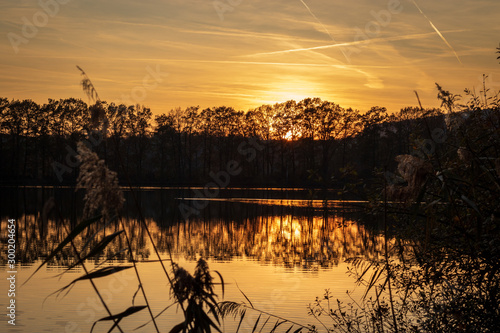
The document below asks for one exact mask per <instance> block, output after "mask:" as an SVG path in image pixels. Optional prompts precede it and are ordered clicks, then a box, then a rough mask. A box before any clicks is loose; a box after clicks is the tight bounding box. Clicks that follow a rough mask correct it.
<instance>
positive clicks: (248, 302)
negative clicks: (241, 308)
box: [236, 283, 255, 309]
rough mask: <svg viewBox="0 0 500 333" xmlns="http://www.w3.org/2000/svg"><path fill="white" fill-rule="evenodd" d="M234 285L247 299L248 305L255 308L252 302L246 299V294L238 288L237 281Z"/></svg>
mask: <svg viewBox="0 0 500 333" xmlns="http://www.w3.org/2000/svg"><path fill="white" fill-rule="evenodd" d="M236 287H237V288H238V290H239V291H240V293H242V294H243V296H245V298H246V300H247V301H248V303H250V306H251V307H252V309H255V307H254V306H253V304H252V302H250V300H249V299H248V297H247V295H245V293H244V292H243V291H242V290H241V289H240V287H239V286H238V283H236Z"/></svg>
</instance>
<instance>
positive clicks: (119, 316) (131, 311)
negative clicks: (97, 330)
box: [90, 305, 147, 333]
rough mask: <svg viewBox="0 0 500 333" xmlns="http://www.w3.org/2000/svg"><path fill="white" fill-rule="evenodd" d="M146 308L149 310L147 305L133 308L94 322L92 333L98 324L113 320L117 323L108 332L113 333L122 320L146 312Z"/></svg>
mask: <svg viewBox="0 0 500 333" xmlns="http://www.w3.org/2000/svg"><path fill="white" fill-rule="evenodd" d="M145 308H147V306H146V305H140V306H131V307H129V308H128V309H127V310H125V311H123V312H120V313H119V314H116V315H112V316H108V317H104V318H101V319H99V320H97V321H95V322H94V324H93V325H92V328H91V329H90V333H92V331H93V330H94V326H95V325H96V324H97V323H98V322H100V321H105V320H113V321H115V323H114V324H113V326H112V327H111V328H110V330H109V331H108V332H111V331H112V330H113V329H114V328H115V327H116V325H118V323H119V322H120V320H122V319H123V318H125V317H128V316H130V315H133V314H134V313H136V312H139V311H141V310H144V309H145Z"/></svg>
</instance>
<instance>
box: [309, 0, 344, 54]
mask: <svg viewBox="0 0 500 333" xmlns="http://www.w3.org/2000/svg"><path fill="white" fill-rule="evenodd" d="M300 2H302V4H303V5H304V6H305V7H306V8H307V10H308V11H309V14H311V16H312V17H313V18H314V19H315V20H316V21H317V22H318V23H319V24H320V25H321V27H322V28H323V30H325V32H326V34H327V35H328V36H329V37H330V39H331V40H332V41H333V42H334V43H337V41H336V40H335V38H333V36H332V35H331V34H330V31H328V29H327V28H326V27H325V25H324V24H323V22H321V21H320V20H319V19H318V17H317V16H316V15H314V13H313V11H312V10H311V8H309V6H308V5H307V4H306V3H305V2H304V0H300ZM340 51H341V52H342V54H343V55H344V57H345V59H346V60H347V62H350V61H349V57H348V56H347V54H346V53H345V51H344V49H342V48H341V49H340Z"/></svg>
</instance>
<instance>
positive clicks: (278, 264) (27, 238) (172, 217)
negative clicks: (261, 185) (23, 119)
mask: <svg viewBox="0 0 500 333" xmlns="http://www.w3.org/2000/svg"><path fill="white" fill-rule="evenodd" d="M196 193H197V192H196V188H195V189H193V188H161V189H160V188H142V189H137V190H134V191H133V193H132V192H130V191H125V196H126V205H125V207H124V209H123V212H122V216H121V220H120V221H111V222H110V223H108V224H107V225H103V224H102V223H101V224H100V225H94V226H93V229H91V230H88V231H86V232H84V233H83V234H82V235H81V236H79V237H78V238H76V239H75V244H76V246H77V247H81V246H83V245H84V244H85V243H86V242H87V240H88V239H89V238H91V236H92V235H93V234H94V233H97V232H99V233H101V234H103V233H105V234H106V235H110V234H112V233H114V232H116V231H118V230H121V229H122V226H124V228H125V230H126V232H127V234H128V235H129V236H130V239H131V240H130V241H131V243H132V248H133V249H134V257H135V258H136V260H138V261H139V262H138V263H137V268H138V271H139V274H140V276H141V279H142V282H143V285H144V286H145V290H146V293H147V296H148V300H149V303H150V305H151V308H152V309H153V313H155V314H158V313H160V312H161V311H162V310H164V309H165V308H166V307H167V306H168V305H169V304H171V303H172V301H171V298H170V291H169V285H168V281H167V279H166V276H165V273H164V272H163V270H162V268H161V265H160V263H159V262H158V261H157V259H158V258H157V257H156V254H155V251H154V249H153V247H152V244H151V242H150V241H149V237H148V236H147V233H146V232H144V229H143V228H141V222H140V219H141V216H142V218H143V219H144V221H145V223H146V225H147V228H148V230H149V232H150V234H151V236H152V238H153V240H154V242H155V244H156V246H157V248H158V249H159V251H160V253H161V257H162V259H164V261H163V263H164V264H165V266H166V267H167V269H168V270H169V272H170V271H171V266H170V255H171V257H172V259H173V261H174V262H176V263H178V264H179V265H180V266H181V267H184V268H185V269H186V270H188V271H189V272H191V273H193V272H194V267H195V265H196V261H197V259H199V258H200V257H203V258H205V259H206V260H207V262H208V264H209V268H210V270H211V271H218V272H219V273H220V274H221V275H222V277H223V279H224V282H225V293H224V298H222V290H221V285H220V284H217V285H216V292H217V293H218V295H219V300H232V301H236V302H247V300H246V299H245V296H244V295H243V294H242V292H244V294H245V295H246V296H247V297H248V298H249V299H250V301H251V302H252V304H253V305H254V306H255V307H256V308H259V309H261V310H263V311H267V312H270V313H273V314H275V315H277V316H280V317H284V318H286V319H289V320H292V321H294V322H297V323H300V324H303V325H307V324H314V325H318V323H317V322H315V321H314V317H312V316H309V315H308V308H307V307H308V304H311V303H313V302H314V301H315V299H316V297H322V295H323V294H324V292H325V289H329V290H330V292H331V293H332V294H333V296H334V298H338V299H340V300H342V301H345V302H349V301H350V296H348V295H347V293H346V292H347V291H350V292H351V297H353V298H355V299H356V298H357V297H358V298H359V297H360V296H361V295H362V294H363V292H364V289H363V287H361V286H360V287H356V285H355V279H354V278H353V277H352V276H350V275H349V274H347V272H348V267H349V266H350V264H349V263H348V262H346V261H349V260H350V259H354V258H370V259H374V258H375V259H377V258H382V253H383V245H384V238H383V236H381V234H380V232H379V231H378V230H379V229H378V226H377V222H376V221H374V220H373V218H370V217H368V216H366V215H364V214H363V213H362V207H363V205H364V204H365V203H363V202H358V201H339V200H336V199H338V198H335V196H336V193H334V192H333V191H332V192H325V191H310V190H307V189H224V190H221V191H220V193H218V195H217V197H214V198H210V199H203V198H201V199H200V198H197V197H196ZM0 196H1V197H0V199H1V204H0V217H1V226H0V228H1V229H0V237H1V239H2V242H1V244H2V252H1V256H0V258H1V259H0V260H1V261H0V264H1V269H2V271H4V272H6V271H7V270H8V267H7V266H6V264H7V247H6V239H7V221H8V219H9V218H15V219H16V220H17V223H18V227H17V236H18V243H17V253H16V255H17V262H18V265H17V275H16V297H15V299H16V314H17V317H16V326H15V327H14V328H13V327H11V326H10V325H9V327H8V328H9V329H10V331H13V332H35V331H36V332H89V331H90V329H91V327H92V324H93V323H94V321H96V320H98V319H100V318H102V317H106V316H107V313H106V311H105V310H104V309H103V308H102V306H101V305H100V303H99V300H98V298H97V296H96V295H95V293H94V291H93V289H92V287H91V285H90V283H89V282H88V281H79V282H77V283H75V284H74V286H73V287H72V288H71V289H70V290H69V292H67V290H65V291H64V292H62V293H61V294H58V295H57V294H53V293H54V292H56V291H57V290H58V289H60V288H62V287H64V286H65V285H67V284H68V283H70V282H71V281H73V280H75V279H76V278H78V277H80V276H81V275H83V274H84V272H83V269H82V268H81V266H78V267H75V268H73V269H71V270H69V271H67V272H66V273H65V274H64V275H61V276H58V275H59V274H61V273H63V272H65V270H66V268H67V267H68V265H70V264H71V263H74V262H75V257H74V254H73V251H72V250H71V248H70V247H69V246H68V247H67V248H65V250H64V251H63V252H62V253H61V254H60V255H58V256H57V257H56V258H54V259H53V260H51V261H50V262H49V263H48V264H47V265H46V266H44V267H43V268H42V269H41V270H40V271H38V272H37V273H36V275H34V277H33V278H32V279H31V280H30V281H28V282H27V283H26V284H25V285H23V286H21V284H22V283H24V282H25V281H26V279H27V278H28V277H29V276H30V275H31V274H32V273H33V272H34V271H35V269H36V267H38V266H39V265H40V264H41V263H42V260H43V258H45V257H46V256H47V255H48V254H49V253H50V252H51V250H53V249H54V248H55V246H57V244H58V243H60V242H61V241H62V240H63V239H64V237H65V236H66V235H67V232H68V231H67V230H69V228H71V227H73V226H75V225H76V224H77V223H78V222H79V221H81V213H82V207H83V204H82V201H83V200H82V198H83V194H82V193H80V192H75V191H74V189H71V188H57V189H56V188H25V189H15V188H10V189H9V188H4V189H1V190H0ZM319 196H321V197H322V198H323V199H318V197H319ZM50 198H53V199H50ZM49 200H50V201H49ZM48 201H49V202H53V203H55V208H54V209H52V210H51V212H50V213H48V210H47V207H49V204H48V203H47V202H48ZM182 205H185V206H183V207H191V208H193V207H196V208H195V210H197V212H196V214H195V213H193V214H190V215H189V216H188V217H187V218H186V214H182V212H181V210H182V209H179V207H182ZM44 206H45V209H44ZM91 242H92V241H91ZM124 248H125V240H124V238H123V237H120V238H119V239H115V241H113V242H112V243H111V244H110V245H109V246H108V247H106V249H105V251H104V253H102V254H101V255H100V256H99V257H95V258H94V259H92V260H87V261H86V262H85V265H86V267H87V269H89V270H90V269H92V268H95V267H97V266H96V265H98V264H99V263H100V262H102V261H103V260H106V259H107V260H108V261H107V262H106V263H105V264H103V265H102V266H99V267H100V268H101V267H105V266H106V265H127V263H129V260H128V254H127V253H126V252H124V251H122V249H124ZM169 251H170V254H169ZM213 276H214V279H215V282H217V283H218V282H220V281H219V277H218V275H217V274H216V273H214V274H213ZM95 283H96V285H97V287H98V289H99V290H100V291H101V293H102V295H103V298H104V299H105V300H106V303H107V304H108V306H109V308H110V310H111V312H113V313H119V312H121V311H123V310H125V309H126V308H127V307H129V306H131V305H133V304H134V305H142V304H144V299H143V297H142V294H140V293H138V294H137V296H136V297H135V299H134V294H135V293H136V291H137V289H138V282H137V279H136V276H135V273H134V271H133V269H128V270H124V271H121V272H119V273H116V274H114V275H111V276H108V277H104V278H101V279H95ZM7 290H8V284H7V281H6V279H2V280H1V281H0V291H1V293H2V295H4V294H5V293H6V291H7ZM240 290H241V291H242V292H241V291H240ZM51 294H53V295H51ZM133 302H134V303H133ZM247 303H248V302H247ZM0 305H1V307H2V308H3V309H5V306H6V305H7V297H5V296H2V297H0ZM257 317H258V314H251V313H250V312H249V313H248V314H247V316H246V317H245V320H244V321H243V323H242V327H241V329H240V331H241V332H251V330H252V328H253V325H254V323H255V320H256V319H257ZM181 320H182V311H181V310H180V309H177V307H176V306H173V307H171V308H169V309H167V310H166V311H165V312H164V313H163V314H162V315H161V316H160V317H158V319H157V322H158V325H159V327H160V329H161V331H162V332H168V331H169V330H170V328H171V327H173V326H174V325H175V324H177V323H179V322H181ZM238 320H239V319H238ZM238 320H233V319H232V318H228V319H227V320H225V321H224V324H223V326H222V327H221V329H222V330H223V331H224V332H234V331H235V327H236V326H237V324H238ZM149 321H150V316H149V314H148V313H147V311H146V310H144V311H141V312H139V313H136V314H134V315H132V316H130V317H127V318H125V319H124V320H123V321H122V322H121V323H120V326H121V327H122V329H123V330H124V331H126V332H129V331H132V330H133V329H135V328H137V327H139V326H140V325H142V324H145V323H147V322H149ZM271 322H272V324H274V322H276V319H275V320H274V321H273V320H272V319H271V320H270V321H269V324H268V326H266V328H267V327H272V324H271ZM109 323H110V322H99V323H98V324H97V325H96V327H95V328H94V332H107V331H108V330H109V328H110V327H111V325H110V324H109ZM261 323H262V324H263V322H261ZM259 325H260V324H259ZM269 325H271V326H269ZM0 326H1V327H3V328H2V329H1V330H2V331H5V330H4V328H5V327H6V326H7V323H6V320H4V322H2V323H1V324H0ZM284 326H285V325H283V327H284ZM266 328H264V329H263V332H265V331H266ZM115 331H117V330H115ZM153 331H154V327H153V325H152V323H149V324H147V325H146V326H144V327H141V328H139V329H137V330H135V332H153ZM283 331H285V329H284V330H283Z"/></svg>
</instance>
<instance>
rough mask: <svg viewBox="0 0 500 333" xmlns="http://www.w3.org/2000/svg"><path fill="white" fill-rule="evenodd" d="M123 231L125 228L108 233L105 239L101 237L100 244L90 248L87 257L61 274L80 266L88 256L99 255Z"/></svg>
mask: <svg viewBox="0 0 500 333" xmlns="http://www.w3.org/2000/svg"><path fill="white" fill-rule="evenodd" d="M122 232H123V230H120V231H117V232H115V233H113V234H111V235H108V236H106V237H104V238H103V239H101V241H100V242H99V244H97V245H96V246H95V247H94V248H93V249H92V250H90V252H89V253H88V254H87V255H85V257H83V258H81V259H80V260H78V262H76V263H74V264H73V265H71V266H69V267H68V268H67V269H66V270H65V271H64V272H63V273H61V274H60V275H62V274H64V273H66V272H67V271H69V270H70V269H72V268H73V267H75V266H78V265H79V264H81V263H82V262H84V261H85V260H87V259H88V258H92V257H94V256H96V255H98V254H99V253H101V252H102V251H103V250H104V249H105V248H106V246H107V245H108V244H109V243H111V241H113V239H115V238H116V237H117V236H118V235H120V234H121V233H122Z"/></svg>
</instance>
